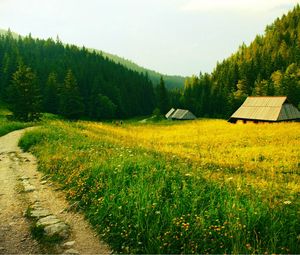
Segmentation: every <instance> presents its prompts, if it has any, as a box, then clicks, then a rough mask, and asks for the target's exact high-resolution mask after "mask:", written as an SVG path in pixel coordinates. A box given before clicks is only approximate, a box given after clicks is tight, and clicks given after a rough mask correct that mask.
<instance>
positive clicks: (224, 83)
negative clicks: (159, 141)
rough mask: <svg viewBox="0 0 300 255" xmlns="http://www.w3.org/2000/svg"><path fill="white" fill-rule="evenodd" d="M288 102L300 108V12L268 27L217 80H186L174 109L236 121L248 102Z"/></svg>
mask: <svg viewBox="0 0 300 255" xmlns="http://www.w3.org/2000/svg"><path fill="white" fill-rule="evenodd" d="M250 95H256V96H266V95H268V96H277V95H278V96H279V95H286V96H288V98H289V100H290V102H292V103H293V104H294V105H295V106H299V107H300V105H299V104H300V7H299V5H297V6H296V7H295V8H294V9H293V11H290V12H289V13H288V14H287V15H284V16H283V17H282V18H281V19H279V18H278V19H277V20H276V21H275V22H274V23H273V24H272V25H270V26H267V28H266V30H265V34H264V35H263V36H260V35H259V36H257V37H256V38H255V40H254V41H253V42H252V43H251V44H250V45H249V46H246V45H245V44H243V45H242V46H241V47H240V48H239V50H238V51H237V52H236V53H235V54H233V55H232V56H231V57H229V58H228V59H226V60H224V61H223V62H222V63H218V64H217V66H216V68H215V70H214V71H213V72H212V73H211V74H200V76H199V77H196V76H194V77H191V78H189V79H187V80H186V83H185V88H184V92H183V93H181V92H178V93H174V92H173V93H172V95H171V96H170V97H172V98H173V105H175V106H180V107H186V108H188V109H189V110H191V111H192V112H193V113H195V114H196V115H197V116H198V117H201V116H214V117H228V116H230V115H231V114H232V113H233V112H234V111H235V110H236V109H237V108H238V107H239V106H240V105H241V104H242V102H243V101H244V100H245V98H246V97H247V96H250Z"/></svg>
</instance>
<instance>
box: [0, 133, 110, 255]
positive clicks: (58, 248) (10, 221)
mask: <svg viewBox="0 0 300 255" xmlns="http://www.w3.org/2000/svg"><path fill="white" fill-rule="evenodd" d="M24 132H25V130H19V131H14V132H12V133H10V134H7V135H5V136H3V137H0V254H20V253H22V254H36V253H39V254H41V253H42V254H47V253H56V254H108V253H111V251H110V250H109V248H108V246H107V245H105V244H104V243H102V242H101V241H100V240H99V238H98V236H97V234H96V233H95V232H94V231H93V230H92V229H91V227H90V226H89V224H88V223H87V222H86V221H85V219H84V217H83V216H82V215H81V214H79V213H76V212H74V210H70V205H69V204H68V202H67V201H66V200H65V195H64V193H63V192H62V191H61V190H60V188H59V187H58V186H57V185H55V184H53V183H52V182H51V181H50V180H49V179H48V178H47V176H43V174H41V173H40V172H38V171H37V163H36V159H35V158H34V157H33V155H31V154H29V153H24V152H22V151H21V150H20V148H18V146H17V144H18V141H19V139H20V137H21V136H22V134H23V133H24ZM33 233H34V234H35V238H33V235H32V234H33ZM57 239H59V240H61V241H57Z"/></svg>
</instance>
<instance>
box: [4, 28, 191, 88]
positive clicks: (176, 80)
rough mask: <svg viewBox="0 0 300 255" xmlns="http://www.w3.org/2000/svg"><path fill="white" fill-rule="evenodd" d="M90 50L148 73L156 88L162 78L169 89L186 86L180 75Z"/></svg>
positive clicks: (14, 34) (135, 69)
mask: <svg viewBox="0 0 300 255" xmlns="http://www.w3.org/2000/svg"><path fill="white" fill-rule="evenodd" d="M7 32H8V31H7V30H4V29H0V34H4V35H5V34H7ZM11 33H12V36H13V37H14V38H18V37H19V35H18V34H17V33H14V32H11ZM88 50H89V51H91V52H96V53H98V54H101V55H103V56H104V57H107V58H108V59H110V60H112V61H114V62H115V63H117V64H121V65H123V66H125V67H126V68H128V69H130V70H133V71H136V72H139V73H148V76H149V78H150V80H151V81H152V82H153V85H154V86H156V85H157V84H158V83H159V81H160V77H161V76H162V77H163V79H164V81H165V85H166V87H167V88H168V89H176V88H178V89H182V88H183V86H184V81H185V78H186V77H182V76H179V75H178V76H177V75H166V74H161V73H159V72H156V71H153V70H150V69H147V68H144V67H141V66H139V65H137V64H135V63H134V62H132V61H130V60H128V59H125V58H122V57H119V56H117V55H114V54H111V53H107V52H104V51H100V50H97V49H88Z"/></svg>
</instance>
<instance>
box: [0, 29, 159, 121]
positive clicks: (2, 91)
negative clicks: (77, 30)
mask: <svg viewBox="0 0 300 255" xmlns="http://www.w3.org/2000/svg"><path fill="white" fill-rule="evenodd" d="M156 98H157V96H156V93H155V90H154V88H153V84H152V82H151V81H150V79H149V78H148V75H147V74H143V73H138V72H136V71H132V70H129V69H127V68H125V67H124V66H122V65H120V64H116V63H115V62H113V61H111V60H109V59H108V58H107V57H104V56H102V55H101V54H99V53H96V52H90V51H88V50H87V49H85V48H84V47H83V48H79V47H76V46H74V45H64V44H63V43H62V42H61V41H60V40H59V38H57V39H56V41H54V40H53V39H48V40H40V39H33V38H32V37H31V35H29V36H27V37H24V38H22V37H19V38H14V37H13V36H12V33H11V32H10V31H8V33H7V34H5V35H2V36H0V99H2V100H4V101H7V102H8V103H9V104H10V106H11V109H12V111H13V112H14V113H15V117H17V118H19V119H22V120H32V119H35V118H37V117H38V115H39V113H40V112H49V113H54V114H57V113H59V114H62V115H64V116H65V117H67V118H71V119H74V118H79V117H87V118H91V119H97V120H98V119H99V120H101V119H112V118H129V117H133V116H140V115H148V114H151V113H152V112H153V109H154V108H155V106H156V105H157V100H156Z"/></svg>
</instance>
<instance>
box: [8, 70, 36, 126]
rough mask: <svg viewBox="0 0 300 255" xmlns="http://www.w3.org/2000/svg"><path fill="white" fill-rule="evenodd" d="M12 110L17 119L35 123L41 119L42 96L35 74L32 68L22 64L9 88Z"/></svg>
mask: <svg viewBox="0 0 300 255" xmlns="http://www.w3.org/2000/svg"><path fill="white" fill-rule="evenodd" d="M8 95H9V103H10V109H11V111H12V112H13V115H14V117H15V118H16V119H18V120H22V121H34V120H37V119H39V117H40V110H41V95H40V92H39V89H38V86H37V79H36V75H35V73H34V72H33V71H32V70H31V68H29V67H27V66H25V65H24V64H20V65H19V67H18V70H17V71H16V72H15V73H14V74H13V77H12V82H11V85H10V86H9V88H8Z"/></svg>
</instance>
